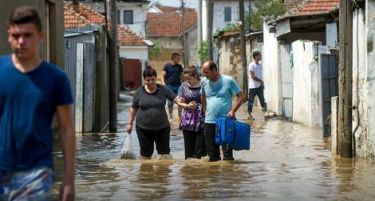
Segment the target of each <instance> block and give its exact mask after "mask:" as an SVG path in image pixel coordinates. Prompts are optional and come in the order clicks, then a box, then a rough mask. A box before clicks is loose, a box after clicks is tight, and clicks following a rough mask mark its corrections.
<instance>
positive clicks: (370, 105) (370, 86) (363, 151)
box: [353, 0, 375, 158]
mask: <svg viewBox="0 0 375 201" xmlns="http://www.w3.org/2000/svg"><path fill="white" fill-rule="evenodd" d="M365 9H366V11H365V10H364V9H356V10H354V12H353V104H354V105H355V106H356V107H357V108H358V109H357V110H354V111H353V132H354V135H355V139H356V144H355V147H356V154H357V156H360V157H365V158H375V124H374V121H375V103H374V101H373V100H374V99H375V50H374V47H375V0H367V1H366V8H365Z"/></svg>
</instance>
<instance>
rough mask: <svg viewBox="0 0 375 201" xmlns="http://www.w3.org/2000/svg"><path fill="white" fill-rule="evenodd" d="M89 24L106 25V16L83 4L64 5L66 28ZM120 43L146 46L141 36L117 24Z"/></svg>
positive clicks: (122, 44)
mask: <svg viewBox="0 0 375 201" xmlns="http://www.w3.org/2000/svg"><path fill="white" fill-rule="evenodd" d="M89 24H98V25H102V26H103V25H105V17H104V16H103V15H102V14H100V13H98V12H96V11H94V10H92V9H90V8H88V7H86V6H84V5H82V4H79V6H78V7H76V8H75V7H74V5H73V4H72V3H66V4H65V5H64V26H65V28H81V27H84V26H87V25H89ZM117 34H118V43H119V45H120V46H144V45H145V42H144V41H143V38H142V37H141V36H138V35H137V34H136V33H134V32H132V31H131V30H130V29H129V28H127V27H124V26H121V25H117Z"/></svg>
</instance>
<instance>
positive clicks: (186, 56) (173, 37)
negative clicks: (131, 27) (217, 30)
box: [147, 5, 198, 72]
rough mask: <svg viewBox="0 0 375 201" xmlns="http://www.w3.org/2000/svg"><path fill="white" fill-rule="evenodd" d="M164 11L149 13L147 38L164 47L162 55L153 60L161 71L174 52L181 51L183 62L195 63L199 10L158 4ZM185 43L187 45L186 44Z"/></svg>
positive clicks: (152, 62) (154, 65)
mask: <svg viewBox="0 0 375 201" xmlns="http://www.w3.org/2000/svg"><path fill="white" fill-rule="evenodd" d="M158 8H159V9H160V10H161V11H162V13H148V14H147V38H148V39H149V40H151V41H153V42H154V43H156V44H160V46H161V47H162V50H163V51H162V53H163V54H162V55H160V56H159V57H158V58H154V59H152V60H151V65H152V66H153V67H155V68H156V69H157V70H158V71H159V72H160V71H161V70H162V68H163V66H164V64H165V63H166V62H168V61H170V55H171V53H172V52H179V53H181V58H182V62H183V63H185V64H186V65H195V64H197V63H198V60H197V49H198V44H197V37H198V33H197V12H196V11H195V9H192V8H185V11H184V12H182V11H181V9H180V8H175V7H168V6H160V5H159V6H158ZM184 43H185V45H184ZM184 47H185V52H184Z"/></svg>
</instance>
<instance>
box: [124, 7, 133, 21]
mask: <svg viewBox="0 0 375 201" xmlns="http://www.w3.org/2000/svg"><path fill="white" fill-rule="evenodd" d="M133 23H134V22H133V11H132V10H124V24H133Z"/></svg>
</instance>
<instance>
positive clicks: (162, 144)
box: [126, 67, 176, 159]
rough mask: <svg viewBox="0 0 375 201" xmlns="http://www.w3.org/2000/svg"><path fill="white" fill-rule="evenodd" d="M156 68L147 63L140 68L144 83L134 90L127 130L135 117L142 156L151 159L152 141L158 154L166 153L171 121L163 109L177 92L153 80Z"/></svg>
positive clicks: (131, 127)
mask: <svg viewBox="0 0 375 201" xmlns="http://www.w3.org/2000/svg"><path fill="white" fill-rule="evenodd" d="M156 77H157V74H156V71H155V69H153V68H152V67H147V68H146V69H145V70H144V71H143V79H144V83H145V84H144V85H143V86H141V87H139V88H138V89H137V91H136V92H135V95H134V98H133V104H132V107H131V109H130V113H129V124H128V126H127V129H126V130H127V132H128V133H129V134H130V133H131V131H132V129H133V122H134V118H135V117H136V125H135V126H136V132H137V135H138V141H139V145H140V152H141V157H142V159H150V158H151V156H152V154H153V152H154V143H155V144H156V150H157V152H158V154H159V155H167V156H168V157H169V153H170V148H169V134H170V124H169V121H168V116H167V113H166V111H165V103H166V101H167V99H168V100H170V101H175V99H176V94H174V93H173V92H172V91H171V90H169V89H167V88H166V87H165V86H163V85H159V84H157V83H156Z"/></svg>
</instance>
